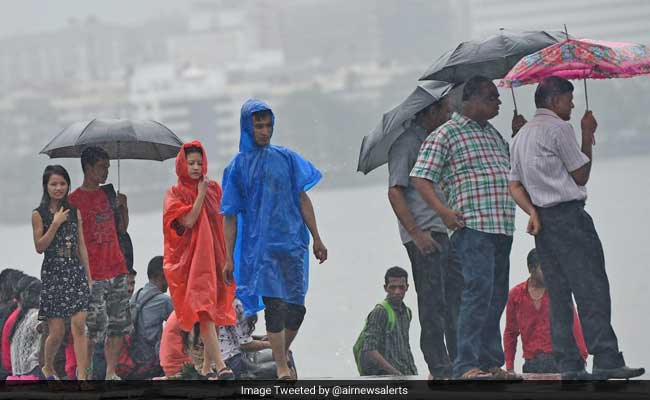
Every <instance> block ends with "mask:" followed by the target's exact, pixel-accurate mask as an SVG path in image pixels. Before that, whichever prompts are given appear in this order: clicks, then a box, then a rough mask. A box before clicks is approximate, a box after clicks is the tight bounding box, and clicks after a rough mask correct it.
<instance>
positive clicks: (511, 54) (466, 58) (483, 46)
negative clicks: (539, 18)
mask: <svg viewBox="0 0 650 400" xmlns="http://www.w3.org/2000/svg"><path fill="white" fill-rule="evenodd" d="M566 38H567V34H566V33H565V32H562V31H523V32H522V31H511V30H506V29H503V28H502V29H500V31H499V33H498V34H496V35H494V36H490V37H489V38H487V39H485V40H482V41H479V40H470V41H467V42H462V43H461V44H459V45H458V46H457V47H456V48H455V49H453V50H449V51H448V52H446V53H445V54H443V55H442V56H441V57H440V58H438V59H437V60H436V61H435V62H434V63H433V64H432V65H431V66H430V67H429V68H428V69H427V70H426V72H425V73H424V75H422V77H421V78H420V80H421V81H423V80H437V81H445V82H453V83H459V82H465V81H466V80H468V79H469V78H471V77H472V76H474V75H483V76H485V77H487V78H490V79H493V80H494V79H501V78H503V77H504V76H505V75H506V74H507V73H508V72H509V71H510V69H511V68H512V67H513V66H514V65H515V64H516V63H517V62H518V61H519V60H521V59H522V58H523V57H525V56H527V55H529V54H532V53H535V52H536V51H539V50H541V49H543V48H545V47H548V46H550V45H552V44H555V43H558V42H560V41H562V40H565V39H566ZM512 99H513V101H514V92H513V95H512ZM516 109H517V103H516V102H515V110H516Z"/></svg>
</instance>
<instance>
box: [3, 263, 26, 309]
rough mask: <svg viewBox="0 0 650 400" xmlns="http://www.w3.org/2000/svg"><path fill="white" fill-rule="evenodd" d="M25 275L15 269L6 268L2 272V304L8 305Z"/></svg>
mask: <svg viewBox="0 0 650 400" xmlns="http://www.w3.org/2000/svg"><path fill="white" fill-rule="evenodd" d="M24 275H25V274H24V273H23V272H22V271H19V270H17V269H14V268H5V269H3V270H2V272H0V303H3V304H4V303H8V302H10V301H12V299H13V297H14V290H15V286H16V283H17V282H18V280H19V279H20V278H21V277H23V276H24Z"/></svg>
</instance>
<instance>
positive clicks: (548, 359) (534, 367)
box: [522, 353, 560, 374]
mask: <svg viewBox="0 0 650 400" xmlns="http://www.w3.org/2000/svg"><path fill="white" fill-rule="evenodd" d="M522 371H523V372H524V373H526V374H554V373H558V372H560V371H559V370H558V368H557V363H556V362H555V357H553V354H552V353H539V354H537V355H535V357H534V358H531V359H530V360H526V361H525V362H524V366H523V368H522Z"/></svg>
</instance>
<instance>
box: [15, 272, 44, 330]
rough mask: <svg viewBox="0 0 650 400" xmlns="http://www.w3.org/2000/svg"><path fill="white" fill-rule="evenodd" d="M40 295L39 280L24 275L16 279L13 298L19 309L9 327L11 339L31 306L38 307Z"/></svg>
mask: <svg viewBox="0 0 650 400" xmlns="http://www.w3.org/2000/svg"><path fill="white" fill-rule="evenodd" d="M40 296H41V281H40V280H39V279H38V278H35V277H33V276H29V275H25V276H23V277H22V278H20V279H19V280H18V282H17V283H16V288H15V290H14V298H15V299H16V301H17V302H18V306H19V307H20V311H19V312H18V316H17V317H16V322H14V326H13V327H12V328H11V332H10V333H9V337H10V338H12V339H13V337H14V334H15V333H16V329H17V328H18V325H20V323H21V322H22V320H23V319H24V318H25V315H27V312H28V311H29V310H31V309H32V308H38V306H39V299H40Z"/></svg>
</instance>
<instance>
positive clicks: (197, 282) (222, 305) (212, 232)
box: [163, 141, 236, 331]
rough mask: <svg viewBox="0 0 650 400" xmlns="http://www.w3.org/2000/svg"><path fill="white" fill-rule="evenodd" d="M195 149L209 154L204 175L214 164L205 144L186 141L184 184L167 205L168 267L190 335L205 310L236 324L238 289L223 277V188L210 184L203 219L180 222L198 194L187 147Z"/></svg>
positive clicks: (180, 166)
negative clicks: (188, 223) (189, 168)
mask: <svg viewBox="0 0 650 400" xmlns="http://www.w3.org/2000/svg"><path fill="white" fill-rule="evenodd" d="M192 146H196V147H199V148H201V150H203V171H202V173H203V175H205V174H206V172H207V170H208V162H207V157H206V153H205V150H204V149H203V146H202V145H201V143H200V142H198V141H194V142H190V143H185V144H184V145H183V147H182V148H181V150H180V151H179V152H178V155H177V156H176V175H178V183H177V184H176V185H174V186H172V187H171V188H169V190H167V193H166V194H165V202H164V204H163V235H164V237H165V255H164V265H163V269H164V271H165V277H166V278H167V282H168V284H169V292H170V294H171V298H172V302H173V303H174V310H175V311H176V316H177V317H178V320H179V321H180V324H181V327H182V328H183V330H185V331H190V330H191V329H192V327H193V326H194V324H195V323H196V322H199V313H200V312H205V313H207V314H208V316H209V317H210V319H211V320H212V321H213V322H214V323H215V324H216V325H218V326H223V325H234V324H235V322H236V313H235V310H234V308H233V306H232V303H233V299H234V296H235V285H234V284H233V285H231V286H228V285H226V284H225V282H224V281H223V277H222V270H223V266H224V264H225V260H226V248H225V241H224V237H223V217H222V216H221V214H220V213H219V211H220V202H221V187H220V186H219V184H217V183H216V182H214V181H211V182H210V184H209V186H208V190H207V193H206V196H205V200H204V201H203V207H202V208H201V212H200V214H199V218H198V219H197V220H196V223H195V224H194V226H193V227H192V228H191V229H187V228H184V227H182V225H181V224H180V221H179V219H180V218H181V217H182V216H184V215H186V214H187V213H189V212H190V211H191V210H192V206H193V205H194V200H195V199H196V197H197V195H198V180H195V179H192V178H190V177H189V174H188V172H187V160H186V158H185V148H187V147H192Z"/></svg>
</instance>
